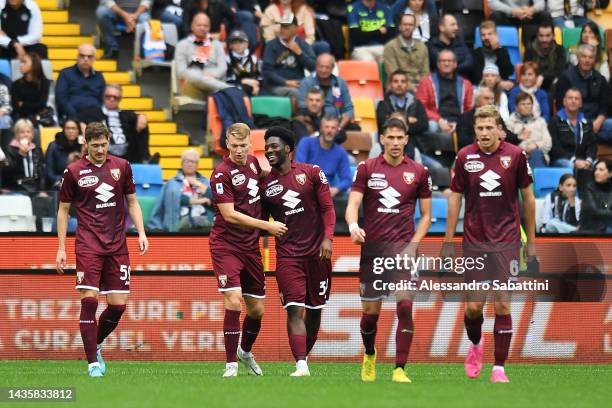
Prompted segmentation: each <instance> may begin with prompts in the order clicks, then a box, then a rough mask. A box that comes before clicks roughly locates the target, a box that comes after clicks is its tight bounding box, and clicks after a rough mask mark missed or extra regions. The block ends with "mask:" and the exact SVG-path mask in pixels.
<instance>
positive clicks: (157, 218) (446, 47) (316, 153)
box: [0, 0, 612, 233]
mask: <svg viewBox="0 0 612 408" xmlns="http://www.w3.org/2000/svg"><path fill="white" fill-rule="evenodd" d="M587 4H590V3H589V2H582V1H577V0H548V1H545V0H535V1H528V0H511V1H498V0H490V1H484V2H483V1H481V0H451V1H444V2H440V1H434V0H395V1H391V0H388V1H385V0H356V1H354V2H348V1H345V0H327V1H317V0H306V1H304V0H272V1H267V0H262V1H256V0H229V1H220V0H155V1H152V0H114V1H112V0H100V2H99V5H98V7H97V9H96V10H95V15H96V18H97V20H98V25H99V30H100V33H101V39H102V43H103V47H104V55H103V59H115V58H117V56H118V50H119V48H118V47H119V46H118V42H117V38H116V36H115V34H116V31H117V30H122V31H124V32H126V33H132V32H135V30H136V27H137V25H138V24H141V25H143V26H146V25H148V24H149V22H150V21H151V19H160V20H161V22H163V23H168V24H171V25H173V26H174V27H175V28H176V33H177V35H178V38H179V40H180V41H178V44H176V48H175V50H174V57H173V61H174V64H175V67H176V76H177V78H178V79H179V80H180V81H182V85H183V86H182V88H181V90H180V91H181V93H183V94H185V95H189V96H192V97H194V98H196V99H200V100H206V97H207V96H209V95H212V94H214V93H215V92H218V91H221V92H223V91H224V90H227V89H228V88H231V89H238V90H239V92H240V94H244V96H247V97H256V96H266V95H268V96H269V95H275V96H283V97H288V98H291V106H292V112H293V116H292V118H291V120H284V122H282V124H284V125H286V126H289V127H291V128H292V129H293V130H294V132H295V133H296V136H297V141H296V142H298V143H297V150H296V153H295V159H296V160H298V161H305V162H309V163H314V164H318V165H320V166H321V168H322V169H323V170H324V171H325V173H326V175H327V177H328V179H329V180H330V182H331V186H332V194H333V195H334V199H335V202H336V203H339V204H341V203H342V202H343V200H344V201H345V200H346V193H347V191H348V190H349V188H350V184H351V179H352V176H353V172H354V169H355V164H356V163H355V157H354V155H353V154H352V151H350V152H349V151H347V150H346V149H345V148H344V147H342V144H343V143H344V142H345V141H346V143H350V141H351V140H349V139H350V138H352V137H354V136H353V135H354V134H360V131H365V132H371V139H372V141H373V143H372V152H373V153H372V154H374V153H375V152H380V146H378V143H377V142H376V141H377V138H376V136H377V131H379V130H380V128H381V125H382V123H384V121H385V120H386V119H387V118H389V117H390V116H391V115H395V116H397V117H400V118H402V119H403V120H404V121H405V122H406V123H407V124H408V128H409V135H410V141H409V144H408V145H407V147H406V154H407V155H409V156H410V157H411V158H413V159H415V160H417V161H419V162H422V163H423V164H425V165H427V166H428V167H430V169H441V170H442V172H444V171H446V177H442V178H441V179H439V178H436V177H435V178H434V185H435V186H436V187H438V191H437V193H436V194H438V196H440V197H444V194H445V189H446V188H447V187H448V185H449V183H448V178H449V176H450V174H449V173H450V167H451V165H452V163H453V159H454V156H455V154H456V152H457V151H458V149H460V148H461V147H463V146H466V145H467V144H470V143H472V142H473V137H474V130H473V128H472V122H473V116H474V110H475V109H476V108H477V107H480V106H483V105H488V104H493V105H496V106H497V107H498V109H499V110H500V112H501V114H502V117H503V119H504V121H505V124H504V137H505V140H506V142H508V143H513V144H516V145H518V146H520V147H521V148H522V149H523V150H524V151H525V153H526V154H527V156H528V158H529V163H530V165H531V167H532V168H534V169H538V168H546V167H553V168H565V169H566V172H567V173H569V174H571V177H570V176H568V175H565V174H564V175H563V176H562V177H561V179H560V180H559V183H558V184H559V187H558V188H557V190H555V191H554V192H553V193H551V194H549V195H547V196H546V197H545V198H543V201H544V202H543V204H542V205H543V210H542V211H541V214H542V219H541V223H540V225H541V231H543V232H562V233H565V232H573V231H575V230H579V231H597V232H606V231H607V232H610V231H611V230H612V210H611V208H612V193H611V191H610V190H611V187H610V170H611V166H610V162H609V161H605V160H604V161H601V160H600V161H598V144H599V145H600V146H604V147H605V146H606V145H612V98H611V97H610V95H612V92H610V90H612V84H609V79H610V68H609V62H610V59H609V58H608V48H606V45H605V44H603V39H604V38H605V35H603V34H604V32H605V29H606V28H608V27H599V26H598V25H597V24H595V23H594V22H592V21H590V20H588V18H587V11H589V10H585V7H586V5H587ZM598 5H599V7H601V8H606V7H607V5H608V2H607V1H599V2H598ZM92 12H93V11H92ZM485 17H488V18H486V19H485ZM17 20H19V21H20V22H23V23H20V24H15V23H14V22H15V21H17ZM343 26H344V30H343V28H342V27H343ZM500 26H504V27H502V28H500ZM574 27H578V28H579V29H580V33H579V36H578V40H577V43H576V44H574V45H572V46H571V47H564V45H563V44H561V43H559V42H558V40H556V39H555V38H556V32H557V31H558V33H561V32H562V31H563V30H571V29H572V28H574ZM610 28H612V27H610ZM515 29H516V30H515ZM0 30H1V31H0V58H6V59H18V60H19V61H20V71H21V75H22V77H21V78H19V79H17V80H16V81H14V82H12V83H11V80H10V78H7V77H5V76H2V77H0V129H1V130H2V144H1V145H0V166H1V167H0V171H1V173H0V176H1V178H0V187H1V188H2V193H6V194H12V193H21V194H28V195H30V196H31V197H32V198H33V200H34V199H35V198H39V197H42V198H45V197H47V192H53V191H54V190H57V188H58V185H59V182H60V180H61V174H62V172H63V169H64V168H65V166H66V165H67V164H68V163H71V162H73V161H74V160H78V159H79V158H80V157H81V154H82V151H83V150H82V145H81V143H82V140H81V138H80V137H79V136H80V135H81V133H82V131H83V126H84V125H85V124H87V123H89V122H92V121H102V122H104V123H106V125H107V126H108V128H109V129H110V131H111V134H112V138H111V145H110V152H111V153H112V154H115V155H118V156H121V157H124V158H126V159H128V160H129V161H130V162H132V163H156V162H157V160H158V159H159V155H153V156H151V155H150V153H149V145H148V143H149V142H148V140H149V131H148V124H147V120H146V117H145V116H144V115H139V114H136V113H135V112H133V111H129V110H121V109H120V108H119V101H120V100H121V97H122V92H121V87H120V86H118V85H114V84H108V83H107V82H106V81H105V79H104V74H103V73H102V72H99V71H97V70H95V69H94V62H95V60H96V49H95V47H93V46H92V45H89V44H83V45H81V46H79V47H78V56H77V61H76V63H75V64H74V65H73V66H70V67H67V68H64V69H63V70H61V72H60V73H59V76H58V78H57V80H56V81H55V83H52V78H48V77H47V76H45V74H44V69H43V64H44V63H45V60H46V58H47V47H46V46H45V44H42V43H41V39H42V17H41V12H40V10H39V9H38V6H37V5H36V3H35V2H34V1H32V0H10V1H8V0H6V1H5V0H0ZM502 31H503V32H502ZM508 32H511V33H513V34H510V37H512V38H511V40H516V41H515V42H512V41H510V42H509V38H510V37H509V35H508ZM519 33H520V35H521V38H519ZM148 35H150V30H147V31H145V35H144V36H143V41H142V43H143V44H145V43H147V40H148V39H147V38H146V37H147V36H148ZM345 40H346V42H345ZM519 43H520V44H519ZM347 44H348V47H349V48H348V49H347V48H346V45H347ZM607 46H608V47H610V44H608V45H607ZM513 47H514V48H516V51H517V52H519V53H520V55H519V59H518V60H517V59H516V58H515V56H514V54H512V50H511V48H513ZM523 50H524V51H523ZM347 57H350V58H347ZM346 59H352V60H354V61H364V62H365V61H374V62H375V64H376V65H377V66H378V67H379V69H380V72H379V73H380V74H381V79H380V80H379V82H378V87H379V89H378V91H380V92H378V96H376V97H368V98H366V99H369V101H366V102H369V103H371V101H372V100H374V105H373V106H374V108H375V114H374V116H373V117H372V118H369V119H373V120H374V123H375V124H374V126H373V128H372V129H370V128H368V127H367V126H365V122H364V114H363V108H362V107H361V106H363V105H362V103H363V99H364V98H363V95H362V94H359V93H354V92H355V91H354V90H355V89H356V88H359V86H357V87H356V88H355V86H354V78H355V75H356V76H357V77H359V75H361V74H362V73H363V74H364V77H365V71H364V72H352V73H351V74H352V75H353V77H352V79H351V80H347V78H346V77H345V74H343V72H341V71H342V70H341V69H340V68H339V65H340V63H342V62H344V61H343V60H346ZM361 67H365V65H362V66H361ZM350 69H353V70H354V69H357V70H359V69H363V68H354V66H353V68H350ZM344 72H345V73H346V72H347V71H344ZM343 76H344V77H343ZM368 81H369V80H368ZM358 82H360V81H358ZM363 82H366V80H364V81H363ZM383 85H384V88H383ZM50 90H51V92H50ZM50 93H51V94H53V95H54V97H53V98H49V94H50ZM204 114H205V112H204ZM251 119H252V118H251ZM269 119H271V120H273V121H274V120H276V122H277V123H278V119H279V118H269ZM58 124H59V125H61V126H63V128H62V131H61V132H59V133H58V134H57V135H56V137H55V141H53V142H52V143H51V144H50V145H49V146H48V147H47V149H46V157H45V156H44V155H43V150H42V149H41V146H40V138H39V136H38V128H39V127H40V126H49V125H58ZM599 153H600V156H602V155H603V153H602V152H599ZM197 154H198V151H196V150H187V151H185V152H184V153H183V155H182V156H181V163H182V166H181V169H180V170H179V171H178V173H177V175H176V177H174V178H172V179H170V180H169V181H168V182H167V183H166V185H165V186H164V188H163V190H162V193H161V195H160V197H159V198H158V201H157V204H156V205H155V209H154V211H153V215H152V218H151V220H150V222H149V226H150V228H152V229H155V230H165V231H179V230H180V231H185V230H190V229H192V228H196V229H197V228H202V227H206V226H207V225H210V220H209V216H210V208H209V206H210V198H209V196H210V191H209V188H208V185H209V184H208V180H207V179H206V177H204V176H203V175H202V174H200V173H198V171H197V170H198V167H197V166H198V165H197V157H196V156H197ZM435 174H442V173H439V172H437V173H435ZM557 177H558V176H557ZM444 179H446V180H447V181H446V182H444V181H443V180H444ZM49 202H51V203H52V205H55V202H54V201H53V200H50V201H49Z"/></svg>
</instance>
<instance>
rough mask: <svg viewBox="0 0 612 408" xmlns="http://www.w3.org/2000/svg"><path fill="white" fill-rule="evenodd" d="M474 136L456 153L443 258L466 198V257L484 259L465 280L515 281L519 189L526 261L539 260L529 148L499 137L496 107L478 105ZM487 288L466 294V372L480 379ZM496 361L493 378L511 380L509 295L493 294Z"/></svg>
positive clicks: (518, 256)
mask: <svg viewBox="0 0 612 408" xmlns="http://www.w3.org/2000/svg"><path fill="white" fill-rule="evenodd" d="M474 130H475V132H476V140H475V141H474V143H472V144H471V145H468V146H466V147H464V148H463V149H461V150H460V151H459V152H458V153H457V159H456V161H455V166H454V175H453V179H452V181H451V187H450V188H451V191H452V193H451V195H450V197H449V200H448V219H447V226H446V235H445V238H444V241H445V245H444V247H443V251H442V256H444V257H447V256H452V255H453V253H454V250H453V247H452V244H451V243H452V240H453V237H454V235H455V229H456V227H457V220H458V218H459V211H460V210H461V199H462V198H463V197H465V217H464V221H463V243H462V245H463V252H464V257H471V258H477V257H482V259H483V260H484V262H482V263H474V265H477V264H480V265H482V267H480V268H479V267H476V266H475V267H474V268H471V269H467V270H466V271H465V272H464V279H465V281H466V282H491V281H495V280H497V281H502V282H506V281H508V280H515V279H516V277H517V274H518V272H519V268H520V245H521V233H520V227H521V224H520V221H521V220H520V215H519V208H518V206H519V200H518V192H519V191H520V193H521V197H522V199H523V212H524V217H525V231H526V233H527V246H526V252H527V259H528V260H532V259H534V258H535V198H534V195H533V191H532V188H531V183H532V182H533V180H532V176H531V169H530V168H529V163H528V161H527V156H526V155H525V152H524V151H523V150H522V149H521V148H519V147H517V146H514V145H512V144H510V143H506V142H505V141H504V140H503V139H502V138H501V137H500V136H501V132H502V119H501V116H500V114H499V111H498V110H497V108H495V107H494V106H490V105H489V106H483V107H481V108H478V110H477V111H476V114H475V115H474ZM486 300H487V291H484V290H481V291H474V292H468V293H466V299H465V316H464V324H465V329H466V332H467V335H468V338H469V339H470V342H471V345H470V350H469V353H468V355H467V358H466V360H465V373H466V375H467V376H468V377H469V378H476V377H478V375H479V374H480V370H481V369H482V353H483V349H484V342H483V338H482V333H481V329H482V323H483V316H482V312H483V308H484V305H485V302H486ZM494 307H495V325H494V328H493V338H494V341H495V348H494V350H495V352H494V356H495V365H494V366H493V371H492V373H491V381H492V382H502V383H504V382H508V377H507V376H506V374H505V371H504V365H505V362H506V359H507V357H508V352H509V350H510V341H511V339H512V316H511V315H510V293H509V292H508V291H496V292H494Z"/></svg>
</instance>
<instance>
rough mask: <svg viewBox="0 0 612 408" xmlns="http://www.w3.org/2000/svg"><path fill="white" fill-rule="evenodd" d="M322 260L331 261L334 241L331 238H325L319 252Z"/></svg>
mask: <svg viewBox="0 0 612 408" xmlns="http://www.w3.org/2000/svg"><path fill="white" fill-rule="evenodd" d="M319 256H320V257H321V259H331V256H332V241H331V239H329V238H324V239H323V242H322V243H321V250H320V251H319Z"/></svg>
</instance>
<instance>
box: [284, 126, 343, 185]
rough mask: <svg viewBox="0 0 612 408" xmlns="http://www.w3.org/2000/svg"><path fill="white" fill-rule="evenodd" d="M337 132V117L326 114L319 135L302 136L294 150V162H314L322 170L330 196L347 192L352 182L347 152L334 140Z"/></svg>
mask: <svg viewBox="0 0 612 408" xmlns="http://www.w3.org/2000/svg"><path fill="white" fill-rule="evenodd" d="M337 134H338V118H336V117H335V116H331V115H326V116H325V117H323V120H322V121H321V129H320V131H319V136H318V137H316V136H311V137H304V138H302V140H300V143H299V144H298V147H297V150H296V152H295V161H296V162H298V163H309V164H316V165H317V166H319V167H320V168H321V170H323V173H325V176H326V177H327V179H328V180H329V185H330V187H329V191H330V193H331V196H332V197H335V196H336V195H338V194H343V193H345V192H347V191H348V189H349V188H350V187H351V184H352V182H353V176H352V174H351V167H350V164H349V158H348V154H347V153H346V151H345V150H344V149H343V148H342V146H340V145H338V144H337V143H335V141H334V140H335V139H336V135H337Z"/></svg>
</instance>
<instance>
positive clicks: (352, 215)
mask: <svg viewBox="0 0 612 408" xmlns="http://www.w3.org/2000/svg"><path fill="white" fill-rule="evenodd" d="M362 201H363V193H360V192H358V191H351V193H350V194H349V198H348V203H347V205H346V212H345V213H344V219H345V220H346V223H347V225H348V226H349V231H350V232H351V239H352V240H353V242H354V243H356V244H363V243H364V242H365V231H364V230H363V229H362V228H360V227H359V224H358V223H357V221H358V220H359V207H360V206H361V202H362Z"/></svg>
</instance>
